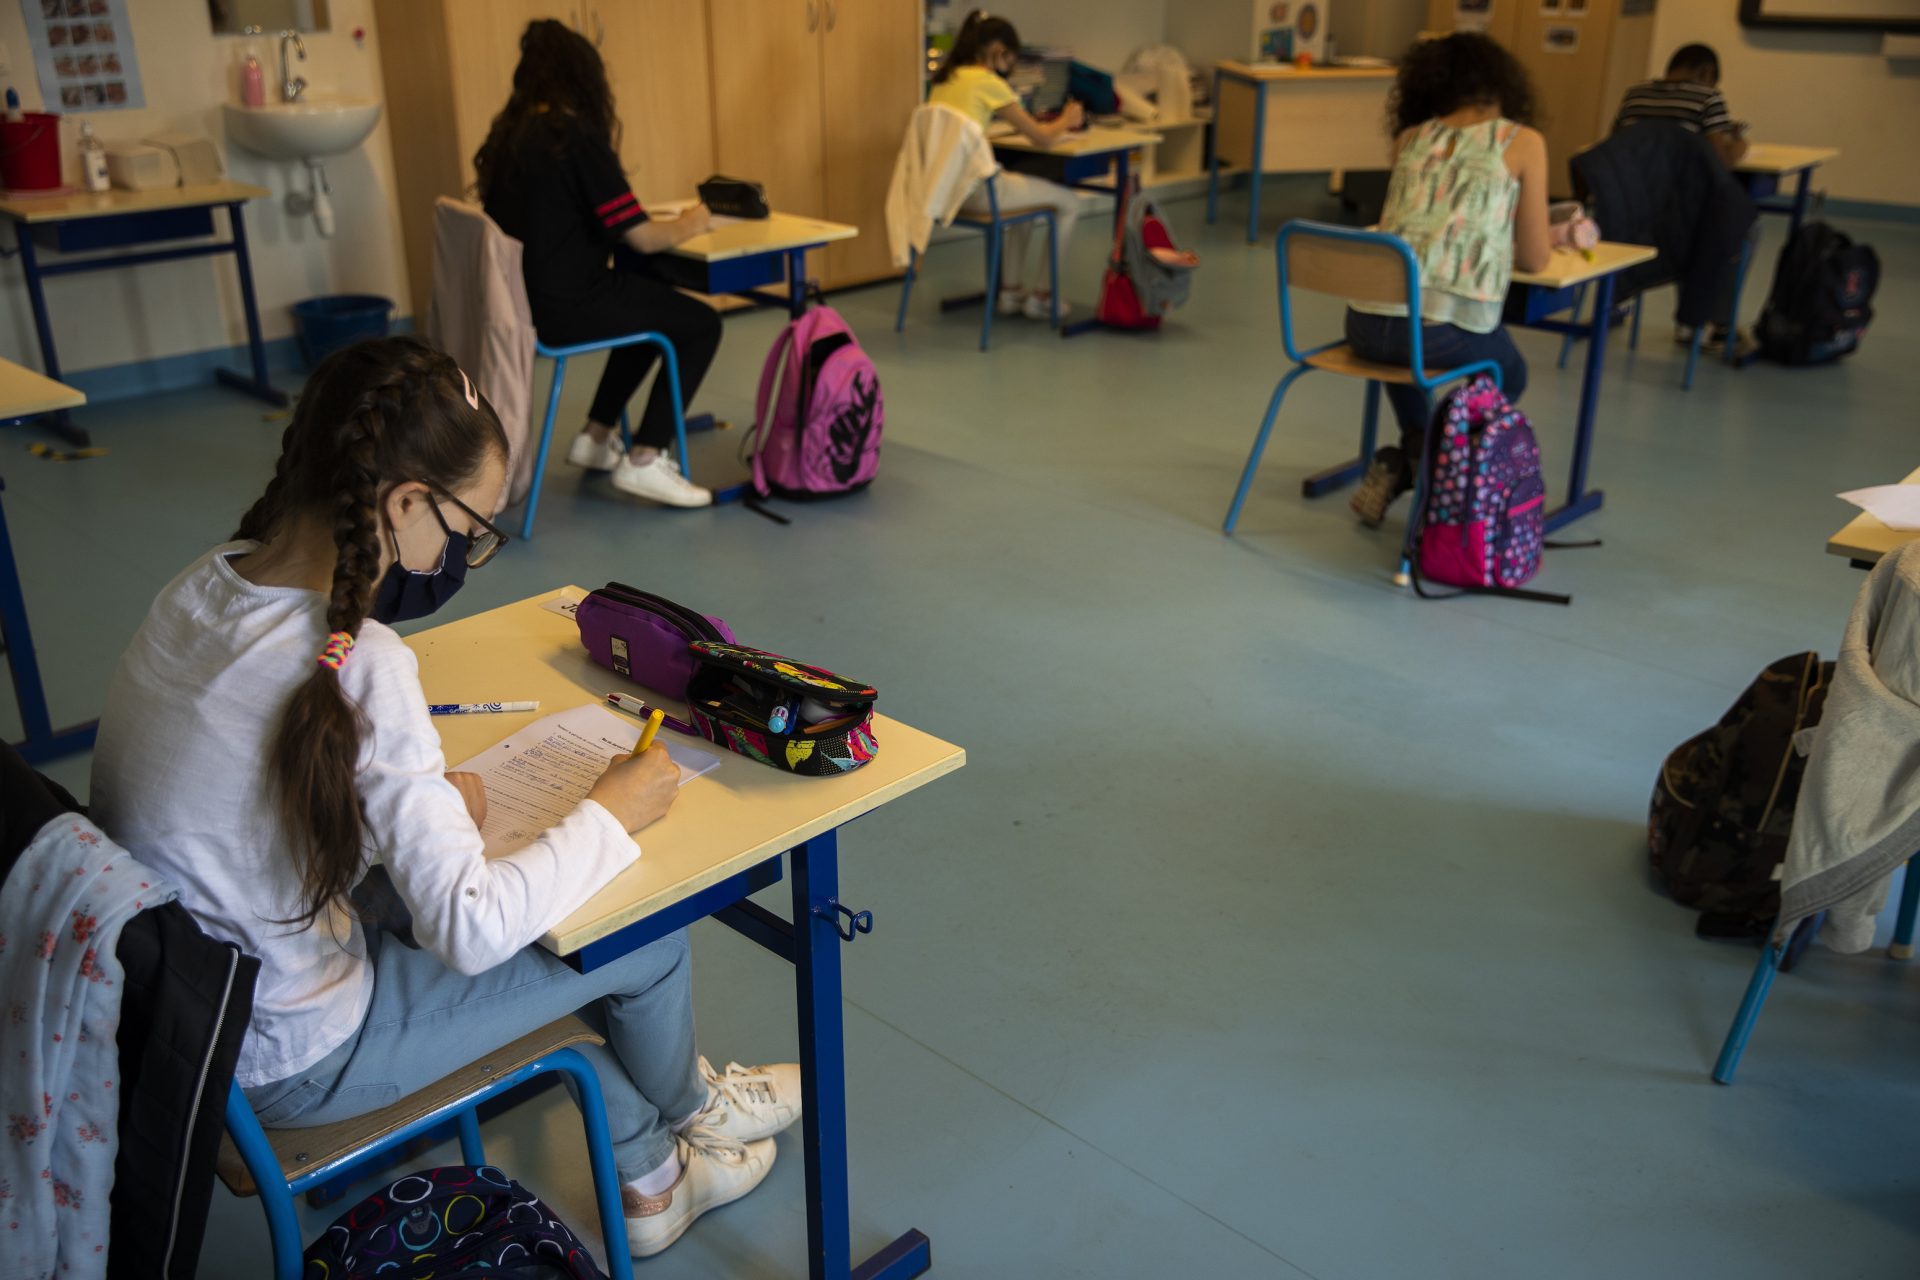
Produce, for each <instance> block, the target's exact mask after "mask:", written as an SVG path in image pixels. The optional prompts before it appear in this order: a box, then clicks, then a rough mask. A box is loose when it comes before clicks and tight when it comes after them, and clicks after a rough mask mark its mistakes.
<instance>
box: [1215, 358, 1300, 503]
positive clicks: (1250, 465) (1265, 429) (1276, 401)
mask: <svg viewBox="0 0 1920 1280" xmlns="http://www.w3.org/2000/svg"><path fill="white" fill-rule="evenodd" d="M1312 367H1313V366H1312V365H1305V364H1297V365H1295V366H1293V368H1291V369H1289V370H1287V376H1286V377H1284V378H1282V379H1280V381H1279V382H1278V383H1277V384H1276V385H1275V386H1274V388H1273V396H1272V398H1270V399H1269V400H1268V401H1267V416H1266V417H1265V418H1263V419H1261V421H1260V430H1259V433H1258V434H1256V435H1255V436H1254V437H1253V450H1252V452H1250V453H1248V454H1247V466H1246V470H1244V471H1242V472H1241V473H1240V487H1239V488H1238V489H1236V490H1234V493H1233V505H1232V506H1230V507H1228V508H1227V519H1226V523H1225V525H1224V526H1223V529H1224V531H1225V532H1227V533H1229V534H1231V533H1232V532H1233V527H1234V526H1235V525H1237V524H1239V523H1240V508H1241V507H1242V506H1243V505H1245V503H1246V501H1247V491H1248V490H1249V489H1251V488H1253V473H1254V472H1256V471H1258V470H1259V469H1260V455H1261V454H1263V453H1265V452H1266V451H1267V437H1268V436H1269V435H1270V434H1272V432H1273V420H1274V419H1275V418H1276V417H1278V416H1279V414H1280V402H1281V401H1282V400H1284V399H1286V398H1287V388H1288V387H1290V386H1292V385H1293V380H1294V379H1295V378H1298V377H1299V376H1300V375H1301V374H1303V373H1305V372H1306V371H1307V370H1308V369H1311V368H1312Z"/></svg>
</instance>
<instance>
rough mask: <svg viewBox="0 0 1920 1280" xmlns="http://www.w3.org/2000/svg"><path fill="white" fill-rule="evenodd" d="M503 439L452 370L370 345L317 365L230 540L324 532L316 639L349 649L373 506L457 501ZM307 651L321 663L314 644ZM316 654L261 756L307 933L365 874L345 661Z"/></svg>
mask: <svg viewBox="0 0 1920 1280" xmlns="http://www.w3.org/2000/svg"><path fill="white" fill-rule="evenodd" d="M506 456H507V444H506V436H505V433H503V432H502V431H501V429H500V422H499V419H497V418H496V417H495V416H494V414H493V410H492V409H491V408H490V407H488V406H487V404H486V402H485V401H479V402H478V403H477V404H476V403H474V402H472V401H469V400H468V398H467V394H466V381H465V378H464V377H463V375H462V374H461V372H460V369H459V366H457V365H456V364H455V363H454V362H453V360H452V359H451V358H449V357H448V356H446V355H444V354H442V353H441V352H438V351H435V350H434V349H433V348H432V347H429V346H428V345H427V344H426V343H424V342H421V341H419V340H417V339H414V338H380V339H375V340H374V341H371V342H363V343H360V344H359V345H357V346H353V347H349V348H347V349H346V350H344V351H341V352H337V353H336V354H334V355H332V356H329V357H328V358H327V359H326V360H325V361H324V362H323V363H322V364H321V365H320V367H319V368H318V369H316V370H314V373H313V377H312V378H311V379H310V380H309V381H308V383H307V389H306V391H305V393H303V395H302V396H301V399H300V405H299V408H298V409H297V410H296V411H295V413H294V418H293V422H292V423H291V424H290V425H289V426H288V427H287V431H286V435H285V436H284V437H283V439H282V440H281V448H280V460H279V463H278V464H277V465H276V466H275V468H274V476H273V479H272V481H271V482H269V484H268V485H267V490H266V492H265V493H264V494H262V495H261V497H260V500H259V501H258V502H256V503H254V504H253V506H252V508H250V509H249V510H248V511H247V513H246V515H245V516H243V517H242V518H241V521H240V531H239V536H240V537H242V538H253V539H271V538H273V537H275V536H278V535H280V534H282V533H284V532H286V531H287V530H288V529H289V528H290V520H291V518H292V517H294V516H296V515H299V514H303V513H304V514H307V515H309V516H310V517H311V518H313V519H317V520H324V521H326V522H327V523H328V524H329V525H330V526H331V528H332V532H333V544H334V554H335V559H334V566H333V585H332V589H331V591H330V592H329V593H328V596H327V610H326V628H327V631H328V633H329V634H331V635H334V636H338V635H341V634H344V635H345V636H347V637H357V636H358V635H359V634H360V627H361V624H362V623H363V622H364V621H365V620H366V616H367V609H368V607H369V605H370V604H371V603H372V600H373V593H374V589H375V587H376V586H377V585H378V583H377V579H378V577H379V574H380V554H381V538H382V536H383V529H384V525H383V523H382V520H381V514H380V506H381V500H382V498H383V497H384V495H385V494H386V492H387V491H388V490H389V489H391V488H392V487H393V486H394V485H396V484H403V483H406V482H408V481H415V480H418V481H427V482H430V483H432V484H435V485H438V486H439V487H441V488H442V489H446V490H456V489H459V488H461V487H463V486H464V485H466V484H467V483H469V482H470V481H471V480H472V479H473V477H474V476H475V475H477V474H478V473H479V471H480V469H481V468H482V467H484V466H485V465H486V462H487V460H488V459H489V458H490V457H499V458H502V459H504V458H505V457H506ZM314 647H315V652H316V653H317V654H318V653H321V652H322V645H321V643H320V638H318V637H317V638H316V641H315V646H314ZM350 647H351V646H350V644H348V645H345V646H341V645H338V644H336V643H334V642H329V644H328V645H327V647H326V650H325V652H326V653H327V654H328V655H330V656H331V658H332V661H326V660H323V661H320V662H318V663H316V664H315V666H314V668H313V671H312V673H311V674H310V675H308V677H307V678H306V679H305V680H304V681H302V682H301V683H300V685H299V687H298V688H296V689H295V690H294V692H293V696H292V697H291V698H289V699H288V701H287V706H286V711H285V713H284V714H283V716H282V718H281V721H280V727H279V729H278V731H277V732H276V733H275V735H274V740H273V745H272V747H271V749H270V752H269V756H268V770H269V777H270V778H271V780H272V783H273V785H274V788H275V790H276V792H277V801H278V805H279V810H280V819H281V823H282V825H283V826H284V827H285V829H286V833H287V837H288V841H289V845H290V852H291V853H292V855H293V858H294V861H295V863H296V864H297V865H298V867H299V870H300V881H301V890H302V899H303V901H302V904H301V905H302V908H303V910H302V913H301V914H300V915H298V916H295V917H293V918H292V919H291V920H290V921H287V922H286V923H299V924H306V923H309V922H311V921H313V920H314V919H315V918H316V917H318V916H319V915H320V913H321V912H323V911H325V910H326V909H327V907H328V906H329V904H331V903H333V902H334V901H336V900H337V899H340V898H342V897H344V896H345V894H346V893H347V891H348V890H349V889H351V888H352V887H353V885H354V884H355V883H356V882H357V881H358V880H359V878H360V875H361V872H362V871H363V869H364V865H365V849H364V845H365V830H364V823H363V819H362V814H361V809H360V797H359V791H358V788H357V786H356V780H355V771H356V767H357V764H358V761H359V759H360V746H361V742H362V740H363V739H364V738H365V736H366V732H367V727H368V726H367V722H366V716H365V714H364V713H363V712H362V711H361V709H360V707H359V706H358V705H357V704H356V703H355V702H354V701H353V700H352V699H351V698H349V697H348V696H347V694H346V691H345V689H344V688H343V687H342V684H341V672H340V664H341V661H342V660H344V656H345V649H347V648H350Z"/></svg>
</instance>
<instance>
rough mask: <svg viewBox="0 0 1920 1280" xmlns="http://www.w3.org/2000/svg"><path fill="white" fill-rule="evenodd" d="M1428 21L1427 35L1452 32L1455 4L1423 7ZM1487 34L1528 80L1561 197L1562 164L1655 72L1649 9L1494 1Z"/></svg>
mask: <svg viewBox="0 0 1920 1280" xmlns="http://www.w3.org/2000/svg"><path fill="white" fill-rule="evenodd" d="M1427 16H1428V23H1429V25H1430V26H1431V28H1432V29H1433V30H1435V31H1451V30H1453V27H1454V16H1455V6H1454V4H1453V0H1429V6H1428V15H1427ZM1485 30H1486V33H1487V34H1488V35H1489V36H1492V37H1493V38H1494V39H1495V40H1497V41H1499V42H1500V43H1501V44H1503V45H1505V46H1506V47H1507V48H1508V49H1509V50H1511V51H1512V52H1513V55H1514V57H1516V58H1518V59H1519V60H1520V65H1521V66H1523V67H1525V68H1526V69H1527V75H1528V77H1529V78H1530V79H1531V80H1532V81H1533V95H1534V105H1535V109H1536V116H1537V118H1536V119H1535V121H1534V124H1535V125H1536V126H1537V127H1538V128H1539V130H1540V132H1541V133H1542V134H1544V135H1545V136H1546V139H1547V160H1548V168H1547V171H1548V174H1549V175H1550V177H1551V184H1550V186H1551V190H1552V191H1553V193H1554V194H1555V195H1565V194H1567V193H1568V192H1569V191H1571V190H1572V186H1573V178H1572V174H1571V171H1570V170H1569V169H1568V168H1567V160H1568V158H1569V157H1571V156H1572V155H1573V153H1574V152H1576V151H1579V150H1581V149H1582V148H1584V147H1589V146H1592V145H1593V144H1594V143H1596V142H1598V141H1600V139H1602V138H1604V137H1606V136H1607V133H1608V131H1609V130H1610V129H1612V127H1613V116H1614V113H1615V112H1616V111H1618V110H1619V108H1620V98H1621V96H1622V95H1623V94H1625V93H1626V91H1627V90H1628V89H1629V88H1630V87H1632V86H1633V85H1635V84H1638V83H1639V82H1640V81H1642V80H1645V79H1647V78H1648V77H1649V76H1651V75H1653V74H1655V72H1656V70H1657V69H1656V68H1655V67H1653V66H1652V62H1653V52H1654V50H1653V47H1652V46H1653V6H1652V5H1639V4H1635V3H1633V2H1632V0H1580V3H1579V5H1578V7H1575V5H1574V4H1573V3H1572V0H1525V2H1524V3H1523V2H1522V0H1492V5H1491V7H1490V8H1489V9H1488V11H1487V15H1486V26H1485ZM1664 56H1665V55H1664V51H1663V53H1662V59H1664ZM1661 65H1665V64H1664V61H1662V63H1661Z"/></svg>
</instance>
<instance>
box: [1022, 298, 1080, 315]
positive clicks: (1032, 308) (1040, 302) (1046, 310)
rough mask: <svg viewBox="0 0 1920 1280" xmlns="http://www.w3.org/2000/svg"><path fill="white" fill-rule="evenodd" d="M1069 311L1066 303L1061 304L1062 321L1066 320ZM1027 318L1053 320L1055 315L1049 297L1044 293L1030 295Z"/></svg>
mask: <svg viewBox="0 0 1920 1280" xmlns="http://www.w3.org/2000/svg"><path fill="white" fill-rule="evenodd" d="M1068 310H1070V308H1069V307H1068V306H1067V304H1066V303H1065V302H1062V303H1061V304H1060V318H1061V319H1062V320H1065V319H1066V318H1067V312H1068ZM1026 316H1027V319H1029V320H1050V319H1052V318H1053V315H1052V310H1051V308H1050V306H1049V295H1047V294H1044V293H1030V294H1028V295H1027V310H1026Z"/></svg>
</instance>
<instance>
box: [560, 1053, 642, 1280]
mask: <svg viewBox="0 0 1920 1280" xmlns="http://www.w3.org/2000/svg"><path fill="white" fill-rule="evenodd" d="M550 1061H553V1062H554V1063H555V1064H556V1065H557V1066H558V1067H559V1069H560V1070H561V1071H562V1072H563V1073H565V1075H566V1076H567V1078H568V1079H570V1080H572V1081H573V1087H574V1097H575V1099H576V1100H577V1101H578V1102H579V1104H580V1120H581V1123H582V1124H584V1125H585V1126H586V1130H587V1165H588V1167H589V1168H591V1169H592V1170H593V1196H594V1200H595V1201H596V1202H597V1203H598V1204H599V1206H600V1230H601V1234H602V1237H603V1239H604V1240H605V1241H606V1250H607V1274H608V1275H610V1276H612V1277H613V1280H633V1256H632V1254H630V1253H629V1252H628V1251H627V1220H626V1213H625V1210H623V1209H622V1208H621V1205H620V1174H619V1172H618V1171H617V1170H616V1169H615V1168H614V1164H613V1144H612V1142H611V1140H610V1139H609V1138H608V1137H607V1104H606V1099H605V1098H603V1097H602V1096H601V1094H600V1077H599V1076H597V1075H595V1074H594V1071H593V1065H592V1064H591V1063H589V1062H588V1061H587V1060H586V1058H584V1057H582V1056H581V1055H580V1054H579V1053H578V1052H576V1051H574V1050H572V1049H562V1050H560V1051H559V1052H557V1053H555V1054H553V1055H552V1056H551V1058H550Z"/></svg>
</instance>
